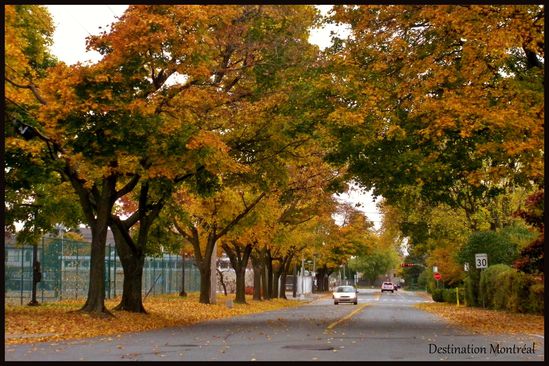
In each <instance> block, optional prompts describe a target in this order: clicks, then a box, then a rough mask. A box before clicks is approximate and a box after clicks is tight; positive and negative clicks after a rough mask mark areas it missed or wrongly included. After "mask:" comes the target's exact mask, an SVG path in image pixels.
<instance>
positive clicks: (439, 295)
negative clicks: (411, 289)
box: [431, 288, 445, 302]
mask: <svg viewBox="0 0 549 366" xmlns="http://www.w3.org/2000/svg"><path fill="white" fill-rule="evenodd" d="M443 293H444V290H443V289H441V288H436V289H434V290H433V292H432V294H431V295H432V297H433V301H436V302H444V301H445V300H444V295H443Z"/></svg>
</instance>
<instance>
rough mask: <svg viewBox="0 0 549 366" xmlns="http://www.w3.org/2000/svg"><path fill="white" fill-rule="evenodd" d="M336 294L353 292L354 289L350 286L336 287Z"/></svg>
mask: <svg viewBox="0 0 549 366" xmlns="http://www.w3.org/2000/svg"><path fill="white" fill-rule="evenodd" d="M336 292H355V289H354V288H353V287H350V286H345V287H338V288H336Z"/></svg>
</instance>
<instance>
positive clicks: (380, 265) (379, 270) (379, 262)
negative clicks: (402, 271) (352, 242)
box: [349, 249, 398, 283]
mask: <svg viewBox="0 0 549 366" xmlns="http://www.w3.org/2000/svg"><path fill="white" fill-rule="evenodd" d="M397 262H398V261H397V258H396V253H395V252H394V250H392V249H376V250H374V251H373V252H371V253H368V254H365V255H361V256H358V257H355V258H352V259H351V260H349V268H350V269H352V270H353V271H355V272H362V273H363V278H366V279H368V280H369V281H370V282H371V283H373V282H374V281H375V280H376V278H377V277H378V276H379V275H382V274H384V273H387V271H388V270H389V269H391V268H394V267H395V265H396V264H397Z"/></svg>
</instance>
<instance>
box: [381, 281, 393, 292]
mask: <svg viewBox="0 0 549 366" xmlns="http://www.w3.org/2000/svg"><path fill="white" fill-rule="evenodd" d="M385 291H391V293H393V292H395V285H393V283H392V282H383V284H382V285H381V292H385Z"/></svg>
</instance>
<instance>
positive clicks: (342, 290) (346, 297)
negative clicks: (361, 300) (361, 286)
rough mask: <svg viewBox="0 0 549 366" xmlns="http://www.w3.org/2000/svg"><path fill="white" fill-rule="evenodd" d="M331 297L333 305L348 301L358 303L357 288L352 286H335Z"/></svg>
mask: <svg viewBox="0 0 549 366" xmlns="http://www.w3.org/2000/svg"><path fill="white" fill-rule="evenodd" d="M332 298H333V299H334V305H338V304H339V303H340V302H348V303H353V304H355V305H356V304H358V290H357V289H356V288H354V287H353V286H338V287H336V288H335V290H334V292H333V294H332Z"/></svg>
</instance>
